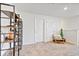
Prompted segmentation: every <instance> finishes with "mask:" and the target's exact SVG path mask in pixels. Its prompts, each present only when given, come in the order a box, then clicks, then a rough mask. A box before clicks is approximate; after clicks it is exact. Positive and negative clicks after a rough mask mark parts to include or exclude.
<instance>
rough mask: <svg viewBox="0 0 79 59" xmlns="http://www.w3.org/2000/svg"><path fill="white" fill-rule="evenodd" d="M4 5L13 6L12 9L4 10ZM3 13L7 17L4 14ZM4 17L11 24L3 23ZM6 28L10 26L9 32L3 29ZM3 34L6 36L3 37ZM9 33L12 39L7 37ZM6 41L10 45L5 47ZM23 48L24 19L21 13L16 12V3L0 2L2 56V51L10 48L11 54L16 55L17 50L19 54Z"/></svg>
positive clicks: (0, 51) (0, 47) (0, 52)
mask: <svg viewBox="0 0 79 59" xmlns="http://www.w3.org/2000/svg"><path fill="white" fill-rule="evenodd" d="M2 5H4V6H9V7H11V8H12V11H7V10H2ZM2 13H3V14H4V15H6V16H7V17H5V16H2ZM3 19H6V21H9V24H8V25H4V24H3V25H2V20H3ZM6 28H8V32H6V33H5V32H4V31H2V29H6ZM2 35H3V37H4V38H2ZM7 35H8V36H9V37H11V38H12V39H10V38H8V37H6V36H7ZM11 35H12V36H11ZM5 43H8V44H9V47H8V48H5V49H3V48H2V46H5V45H4V44H5ZM21 48H22V20H21V18H20V15H19V14H16V13H15V6H14V5H10V4H5V3H0V56H1V55H2V51H5V50H10V52H11V53H12V54H11V56H15V55H16V52H18V54H17V55H18V56H19V54H20V50H21ZM16 50H17V51H16Z"/></svg>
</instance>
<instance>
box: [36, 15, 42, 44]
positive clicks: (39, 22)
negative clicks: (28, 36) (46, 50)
mask: <svg viewBox="0 0 79 59" xmlns="http://www.w3.org/2000/svg"><path fill="white" fill-rule="evenodd" d="M42 41H43V17H42V16H35V43H36V42H42Z"/></svg>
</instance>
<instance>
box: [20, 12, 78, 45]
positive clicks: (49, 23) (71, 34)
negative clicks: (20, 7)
mask: <svg viewBox="0 0 79 59" xmlns="http://www.w3.org/2000/svg"><path fill="white" fill-rule="evenodd" d="M20 14H21V16H22V19H23V25H24V27H23V28H24V29H23V33H24V38H23V43H24V44H32V43H36V42H41V41H50V40H52V34H53V33H55V32H59V30H60V28H63V29H64V37H65V38H66V40H67V41H69V42H73V43H77V41H79V40H78V39H79V37H78V30H79V27H78V26H79V20H78V19H79V17H73V18H72V17H71V18H58V17H51V16H45V15H39V14H32V13H26V12H21V13H20Z"/></svg>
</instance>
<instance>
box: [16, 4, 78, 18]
mask: <svg viewBox="0 0 79 59" xmlns="http://www.w3.org/2000/svg"><path fill="white" fill-rule="evenodd" d="M15 6H16V9H18V11H20V12H30V13H36V14H42V15H48V16H57V17H72V16H78V15H79V3H16V4H15ZM64 7H68V10H66V11H65V10H64Z"/></svg>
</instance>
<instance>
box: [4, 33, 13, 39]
mask: <svg viewBox="0 0 79 59" xmlns="http://www.w3.org/2000/svg"><path fill="white" fill-rule="evenodd" d="M13 39H14V33H13V32H9V33H7V36H6V38H5V40H13Z"/></svg>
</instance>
